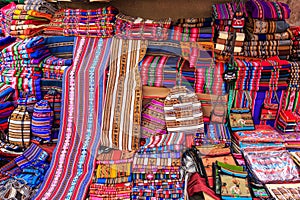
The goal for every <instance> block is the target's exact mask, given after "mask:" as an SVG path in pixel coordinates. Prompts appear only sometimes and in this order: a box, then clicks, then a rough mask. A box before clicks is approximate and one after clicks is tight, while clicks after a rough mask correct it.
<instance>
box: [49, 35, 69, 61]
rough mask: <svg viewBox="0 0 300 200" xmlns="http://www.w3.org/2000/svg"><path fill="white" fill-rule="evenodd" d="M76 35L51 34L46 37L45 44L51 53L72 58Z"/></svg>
mask: <svg viewBox="0 0 300 200" xmlns="http://www.w3.org/2000/svg"><path fill="white" fill-rule="evenodd" d="M74 40H75V37H66V36H51V37H45V46H46V47H47V48H48V49H49V51H50V53H51V55H54V56H56V57H59V58H66V59H72V58H73V47H74Z"/></svg>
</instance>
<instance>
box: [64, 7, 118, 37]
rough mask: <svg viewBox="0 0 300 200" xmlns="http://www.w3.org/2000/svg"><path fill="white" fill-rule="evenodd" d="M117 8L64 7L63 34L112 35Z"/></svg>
mask: <svg viewBox="0 0 300 200" xmlns="http://www.w3.org/2000/svg"><path fill="white" fill-rule="evenodd" d="M117 14H118V10H117V9H116V8H114V7H112V6H108V7H103V8H99V9H96V10H83V9H65V10H64V18H63V28H64V30H63V31H64V35H65V36H86V37H102V38H107V37H112V36H113V35H114V29H115V20H116V15H117Z"/></svg>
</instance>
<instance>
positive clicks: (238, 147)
mask: <svg viewBox="0 0 300 200" xmlns="http://www.w3.org/2000/svg"><path fill="white" fill-rule="evenodd" d="M231 139H232V147H233V150H234V152H235V153H240V152H242V150H244V149H250V148H262V149H263V148H265V147H283V146H284V145H283V142H284V140H283V138H282V137H281V135H280V134H279V133H278V132H277V131H276V130H275V129H274V128H273V127H271V126H268V125H257V126H255V130H253V131H237V132H234V133H233V135H232V138H231Z"/></svg>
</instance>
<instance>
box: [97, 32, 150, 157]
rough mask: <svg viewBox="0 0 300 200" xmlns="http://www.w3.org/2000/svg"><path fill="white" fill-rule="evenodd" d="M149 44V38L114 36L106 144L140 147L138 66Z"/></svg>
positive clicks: (105, 118)
mask: <svg viewBox="0 0 300 200" xmlns="http://www.w3.org/2000/svg"><path fill="white" fill-rule="evenodd" d="M147 45H148V42H147V41H141V40H122V39H117V38H113V41H112V50H111V59H110V71H109V72H110V74H109V77H108V81H107V95H106V99H105V104H104V110H103V112H104V114H103V127H102V134H101V145H103V146H107V147H110V148H116V149H119V150H130V151H131V150H135V149H137V148H138V144H139V139H140V133H141V131H140V128H141V109H142V87H141V80H140V75H139V72H138V66H137V65H138V63H139V62H140V61H141V60H142V59H143V57H144V55H145V53H146V49H147Z"/></svg>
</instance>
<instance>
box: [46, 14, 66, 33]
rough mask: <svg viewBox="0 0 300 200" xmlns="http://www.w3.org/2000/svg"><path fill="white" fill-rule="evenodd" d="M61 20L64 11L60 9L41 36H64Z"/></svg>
mask: <svg viewBox="0 0 300 200" xmlns="http://www.w3.org/2000/svg"><path fill="white" fill-rule="evenodd" d="M63 19H64V9H60V10H58V11H56V12H55V13H54V15H53V17H52V19H51V21H50V23H49V24H46V25H45V29H44V32H43V34H44V35H47V36H53V35H63V34H64V28H63V23H62V21H63Z"/></svg>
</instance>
